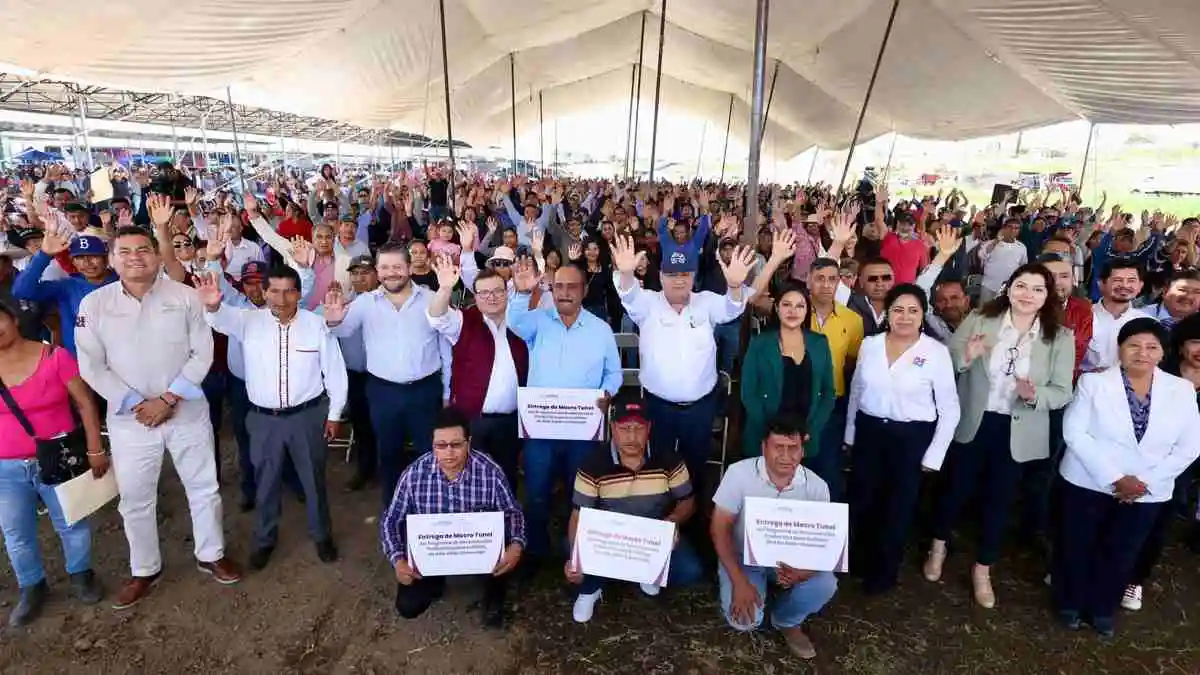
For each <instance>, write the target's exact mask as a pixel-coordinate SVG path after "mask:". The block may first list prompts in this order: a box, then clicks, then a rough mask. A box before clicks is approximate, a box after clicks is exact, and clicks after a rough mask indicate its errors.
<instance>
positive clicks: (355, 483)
mask: <svg viewBox="0 0 1200 675" xmlns="http://www.w3.org/2000/svg"><path fill="white" fill-rule="evenodd" d="M369 482H371V478H370V476H364V475H362V474H357V473H356V474H354V478H351V479H350V482H349V483H346V492H359V491H361V490H362V489H363V488H365V487H367V483H369Z"/></svg>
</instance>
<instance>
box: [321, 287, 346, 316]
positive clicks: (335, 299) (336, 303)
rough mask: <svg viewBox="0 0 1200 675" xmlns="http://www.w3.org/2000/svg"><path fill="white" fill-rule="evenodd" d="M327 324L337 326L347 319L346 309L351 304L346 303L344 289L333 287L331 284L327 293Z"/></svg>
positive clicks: (325, 304)
mask: <svg viewBox="0 0 1200 675" xmlns="http://www.w3.org/2000/svg"><path fill="white" fill-rule="evenodd" d="M323 304H324V306H325V323H326V324H327V325H333V326H336V325H337V324H339V323H341V322H342V321H344V320H345V319H346V307H347V305H348V304H349V303H347V302H346V294H345V293H343V292H342V287H341V285H340V284H339V285H338V286H336V287H335V286H333V285H332V284H330V288H329V290H328V291H327V292H326V293H325V302H324V303H323Z"/></svg>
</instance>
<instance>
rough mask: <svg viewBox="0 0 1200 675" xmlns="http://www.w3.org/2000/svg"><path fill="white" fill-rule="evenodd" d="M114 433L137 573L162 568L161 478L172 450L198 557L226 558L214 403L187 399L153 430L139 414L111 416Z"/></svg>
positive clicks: (115, 460) (117, 472) (205, 559)
mask: <svg viewBox="0 0 1200 675" xmlns="http://www.w3.org/2000/svg"><path fill="white" fill-rule="evenodd" d="M108 435H109V440H110V441H111V443H112V468H113V471H114V472H115V474H114V475H115V477H116V479H117V489H118V490H119V491H120V495H121V502H120V506H119V507H118V510H119V511H120V512H121V518H123V519H124V521H125V538H126V539H128V540H129V566H130V568H131V570H132V572H133V575H134V576H137V577H148V576H152V575H155V574H158V572H159V571H160V570H162V555H161V554H160V552H159V548H158V478H159V475H161V473H162V464H163V451H164V450H166V451H168V452H170V453H171V463H172V464H174V465H175V473H177V474H179V480H180V481H181V482H182V483H183V489H184V491H185V492H186V493H187V500H188V510H189V511H190V512H191V515H192V540H193V541H194V542H195V544H196V546H195V554H196V559H197V560H199V561H200V562H215V561H217V560H220V559H221V558H223V557H224V556H225V533H224V531H223V530H222V514H221V495H220V493H219V492H218V491H217V464H216V457H215V454H214V451H213V434H212V424H211V423H210V422H209V420H208V403H207V402H205V401H204V399H200V400H198V401H181V402H180V403H179V407H178V409H177V410H176V411H175V415H174V417H172V418H171V419H169V420H167V421H166V422H165V423H164V424H162V425H161V426H158V427H156V428H153V429H150V428H147V427H145V426H142V425H141V424H139V423H138V421H137V420H136V419H134V416H133V415H120V416H115V415H112V414H110V415H109V416H108Z"/></svg>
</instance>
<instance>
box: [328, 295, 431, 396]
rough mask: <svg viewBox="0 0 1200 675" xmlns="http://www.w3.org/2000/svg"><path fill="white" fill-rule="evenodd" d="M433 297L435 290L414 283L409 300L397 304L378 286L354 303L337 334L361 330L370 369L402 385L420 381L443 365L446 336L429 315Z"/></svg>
mask: <svg viewBox="0 0 1200 675" xmlns="http://www.w3.org/2000/svg"><path fill="white" fill-rule="evenodd" d="M432 299H433V291H431V290H429V289H428V288H425V287H424V286H421V285H420V284H412V294H411V295H410V296H409V297H408V300H406V301H405V302H404V304H403V305H401V306H400V307H396V306H395V305H393V304H392V301H391V300H388V299H387V296H386V295H385V294H384V289H383V288H382V287H381V288H377V289H375V290H373V291H371V292H370V293H363V294H362V295H360V296H358V297H357V298H355V299H354V301H353V302H351V303H350V306H349V307H348V308H347V309H346V318H345V320H343V321H342V323H340V324H338V325H337V326H336V327H334V328H333V329H332V330H333V334H334V335H336V336H337V337H339V338H345V337H350V336H351V335H353V334H354V333H355V331H357V330H359V329H361V330H362V337H363V346H364V347H365V348H366V351H367V372H369V373H370V374H372V375H374V376H375V377H378V378H380V379H383V380H387V381H389V382H395V383H398V384H408V383H410V382H416V381H417V380H421V379H424V378H426V377H429V376H430V375H432V374H434V373H436V372H438V370H439V369H440V368H441V367H442V355H441V351H440V350H441V343H442V339H441V336H440V335H439V334H438V332H437V331H436V330H434V329H433V327H432V326H430V325H429V320H428V319H427V318H426V315H427V313H428V311H429V301H430V300H432Z"/></svg>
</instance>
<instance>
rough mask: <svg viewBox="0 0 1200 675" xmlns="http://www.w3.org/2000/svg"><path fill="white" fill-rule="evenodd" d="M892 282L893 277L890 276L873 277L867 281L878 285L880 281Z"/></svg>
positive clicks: (879, 275)
mask: <svg viewBox="0 0 1200 675" xmlns="http://www.w3.org/2000/svg"><path fill="white" fill-rule="evenodd" d="M891 280H892V275H890V274H876V275H871V276H869V277H867V281H868V282H869V283H876V282H878V281H891Z"/></svg>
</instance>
